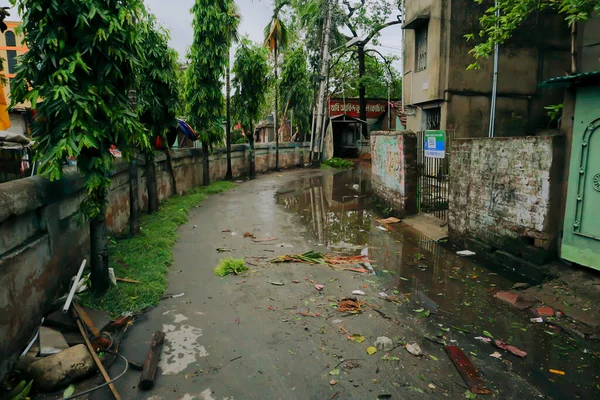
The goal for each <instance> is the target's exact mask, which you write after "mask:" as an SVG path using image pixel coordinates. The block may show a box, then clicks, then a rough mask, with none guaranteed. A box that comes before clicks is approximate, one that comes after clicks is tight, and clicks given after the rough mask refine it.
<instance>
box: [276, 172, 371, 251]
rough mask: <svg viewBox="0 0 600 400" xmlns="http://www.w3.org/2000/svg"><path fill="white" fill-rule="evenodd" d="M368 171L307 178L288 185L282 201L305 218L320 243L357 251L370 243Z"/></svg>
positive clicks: (283, 192) (282, 193) (310, 230)
mask: <svg viewBox="0 0 600 400" xmlns="http://www.w3.org/2000/svg"><path fill="white" fill-rule="evenodd" d="M368 175H369V174H368V171H367V170H363V169H357V170H350V171H343V172H341V173H338V174H335V175H334V174H327V175H324V176H318V177H313V178H309V179H303V180H299V181H296V182H293V183H292V184H290V185H288V186H286V187H284V188H283V189H282V190H280V191H279V193H278V195H277V196H278V202H279V203H280V204H282V205H283V206H284V207H285V208H286V209H287V210H289V211H291V212H294V213H296V214H298V215H300V217H301V218H302V220H303V222H304V223H305V225H306V226H307V227H308V229H309V232H310V233H311V234H313V235H314V236H315V237H317V238H318V241H319V243H320V244H322V245H324V246H327V247H329V248H335V249H340V250H356V249H360V248H361V245H364V244H366V243H368V239H369V232H368V230H369V227H370V225H371V217H372V215H373V214H372V211H371V209H370V207H371V184H370V179H369V176H368Z"/></svg>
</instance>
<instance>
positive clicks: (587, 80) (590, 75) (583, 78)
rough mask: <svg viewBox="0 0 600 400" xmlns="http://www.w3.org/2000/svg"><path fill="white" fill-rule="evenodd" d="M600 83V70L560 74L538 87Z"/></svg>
mask: <svg viewBox="0 0 600 400" xmlns="http://www.w3.org/2000/svg"><path fill="white" fill-rule="evenodd" d="M572 85H575V86H584V85H600V71H591V72H584V73H581V74H576V75H565V76H558V77H556V78H551V79H548V80H547V81H544V82H542V83H540V84H539V85H538V87H549V86H553V87H557V86H558V87H568V86H572Z"/></svg>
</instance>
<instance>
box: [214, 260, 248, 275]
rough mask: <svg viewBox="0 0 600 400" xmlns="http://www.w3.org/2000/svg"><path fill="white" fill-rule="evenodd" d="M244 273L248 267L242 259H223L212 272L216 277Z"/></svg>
mask: <svg viewBox="0 0 600 400" xmlns="http://www.w3.org/2000/svg"><path fill="white" fill-rule="evenodd" d="M245 271H248V267H247V266H246V263H245V262H244V259H243V258H225V259H223V260H221V261H220V262H219V265H217V266H216V267H215V270H214V272H215V275H217V276H227V275H229V274H235V275H239V274H241V273H242V272H245Z"/></svg>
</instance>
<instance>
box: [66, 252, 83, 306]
mask: <svg viewBox="0 0 600 400" xmlns="http://www.w3.org/2000/svg"><path fill="white" fill-rule="evenodd" d="M86 264H87V260H83V261H82V263H81V266H80V267H79V271H77V275H76V276H75V282H73V285H72V286H71V290H69V295H68V296H67V301H65V305H64V307H63V313H65V314H66V313H68V312H69V308H70V307H71V303H72V302H73V296H75V292H76V291H77V286H78V284H79V281H80V280H81V275H82V274H83V269H84V268H85V265H86Z"/></svg>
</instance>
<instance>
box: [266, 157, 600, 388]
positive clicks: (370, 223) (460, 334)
mask: <svg viewBox="0 0 600 400" xmlns="http://www.w3.org/2000/svg"><path fill="white" fill-rule="evenodd" d="M369 168H370V165H366V166H363V167H360V168H357V169H354V170H348V171H342V172H338V173H333V172H331V171H327V172H326V173H324V174H319V175H317V176H308V177H306V178H303V179H299V180H296V181H294V182H291V183H289V184H286V185H285V186H283V187H282V188H280V189H279V191H278V194H277V202H278V203H279V204H280V205H281V206H282V207H284V208H285V209H286V210H287V211H289V212H290V214H291V215H293V216H294V217H295V218H297V219H298V223H299V225H300V226H301V231H302V232H303V235H305V236H306V239H307V240H308V241H309V242H312V243H314V245H315V250H317V251H327V252H332V253H334V252H335V253H341V254H347V255H358V254H361V253H362V254H368V255H369V258H370V259H371V260H373V263H372V264H373V267H374V269H375V271H376V276H372V277H369V278H367V280H368V282H373V283H375V282H377V284H378V285H380V287H381V288H383V289H385V290H386V292H387V293H389V294H392V293H393V294H396V295H399V296H402V295H404V296H406V298H407V299H409V301H408V302H407V303H406V304H405V305H399V306H398V307H404V308H406V310H405V311H406V312H411V313H417V314H421V315H423V318H427V320H428V323H427V324H426V325H425V328H424V332H423V333H424V335H426V336H429V337H432V338H437V339H438V340H439V341H445V342H446V343H448V344H453V343H454V344H458V345H460V346H461V347H462V348H463V349H464V351H465V353H466V354H467V355H468V356H469V357H470V358H472V359H477V358H479V359H480V360H485V362H486V363H487V362H489V363H496V364H498V365H500V366H501V370H502V371H504V374H502V376H492V375H491V374H490V375H488V376H485V375H484V372H482V371H480V372H481V373H482V375H483V377H484V380H486V382H488V383H490V384H492V385H497V386H502V387H503V390H508V391H509V392H510V386H511V380H512V379H513V378H514V376H520V377H521V378H523V379H526V380H527V382H529V383H530V384H531V385H532V386H534V387H536V388H537V389H538V390H539V391H540V392H542V393H544V394H545V395H546V396H547V397H548V398H555V399H562V398H565V399H572V398H586V399H591V398H600V377H599V375H600V361H599V359H600V358H599V357H600V347H599V345H598V342H597V341H591V340H585V339H582V338H579V337H577V336H575V335H573V336H571V335H568V334H566V333H565V332H564V331H561V329H560V328H558V327H556V326H554V325H552V324H549V323H535V322H532V321H531V318H532V317H533V315H532V314H531V312H530V311H528V310H525V311H520V310H518V309H516V308H514V307H512V306H510V305H507V304H504V303H501V302H500V301H499V300H497V299H496V298H495V297H494V293H495V292H496V291H502V290H510V289H511V288H512V286H513V285H514V284H515V283H517V282H527V280H524V278H523V277H522V276H521V277H520V276H518V275H517V274H515V273H514V271H511V269H510V266H507V267H508V268H498V267H497V266H492V265H485V264H482V263H476V262H474V261H473V260H471V259H467V258H462V257H458V256H457V255H456V250H461V249H453V248H452V247H451V246H450V245H448V244H443V243H442V244H440V243H436V242H434V241H432V240H430V239H429V238H427V237H426V236H424V235H422V234H420V233H419V232H418V231H416V230H414V229H413V228H411V227H409V226H408V225H406V224H404V223H402V222H401V223H398V224H393V225H385V226H383V225H382V224H380V223H378V222H377V221H376V219H378V218H381V216H380V215H379V214H378V213H377V212H376V211H375V207H374V201H373V199H372V194H371V187H370V173H369ZM323 248H326V249H327V250H324V249H323ZM528 283H532V284H537V283H541V282H535V281H534V280H533V279H531V280H529V282H528ZM427 310H429V311H430V313H427ZM425 313H427V315H425ZM476 337H482V338H487V339H490V338H493V339H500V340H503V341H505V342H506V343H510V344H513V345H514V346H516V347H518V348H519V349H522V350H524V351H526V352H527V353H528V354H527V357H526V358H525V359H520V358H518V357H515V356H513V355H511V354H508V353H506V352H502V351H501V350H500V351H501V352H502V357H501V358H498V359H496V358H493V357H490V355H491V354H493V353H494V352H496V351H498V349H497V348H495V347H493V346H492V345H491V344H488V343H485V342H484V341H482V340H481V339H476ZM550 370H559V371H564V372H565V375H564V376H562V375H556V374H553V373H551V372H550Z"/></svg>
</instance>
